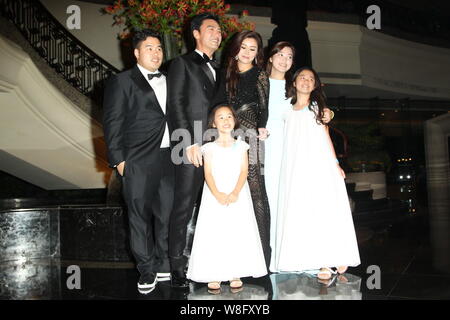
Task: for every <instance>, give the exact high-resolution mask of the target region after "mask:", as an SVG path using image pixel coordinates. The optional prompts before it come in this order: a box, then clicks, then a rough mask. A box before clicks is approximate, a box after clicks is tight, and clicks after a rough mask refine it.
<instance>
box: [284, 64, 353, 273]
mask: <svg viewBox="0 0 450 320" xmlns="http://www.w3.org/2000/svg"><path fill="white" fill-rule="evenodd" d="M289 96H290V97H292V100H291V102H292V104H293V108H292V109H291V110H290V111H289V112H288V113H287V115H286V122H285V133H284V146H283V161H282V168H281V177H280V179H281V180H280V184H279V185H280V189H279V198H278V217H277V232H276V240H275V241H276V245H275V268H276V269H277V270H279V271H303V270H312V269H319V268H320V272H319V273H318V275H317V276H318V278H320V279H324V280H326V279H329V278H331V276H332V274H335V273H337V272H338V273H344V272H345V271H346V270H347V267H348V266H357V265H359V264H360V257H359V251H358V243H357V239H356V235H355V229H354V225H353V219H352V213H351V210H350V205H349V201H348V196H347V190H346V187H345V182H344V178H345V173H344V171H343V170H342V169H341V167H340V166H339V163H338V161H337V159H336V154H335V151H334V148H333V144H332V142H331V139H330V136H329V133H328V130H327V126H326V125H324V123H323V120H322V118H323V110H324V106H325V96H324V94H323V92H322V85H321V82H320V79H319V77H318V75H317V73H316V72H315V71H314V70H312V69H310V68H302V69H300V70H298V71H297V72H296V73H295V74H294V83H293V87H292V90H291V92H290V94H289ZM333 268H337V270H335V269H333Z"/></svg>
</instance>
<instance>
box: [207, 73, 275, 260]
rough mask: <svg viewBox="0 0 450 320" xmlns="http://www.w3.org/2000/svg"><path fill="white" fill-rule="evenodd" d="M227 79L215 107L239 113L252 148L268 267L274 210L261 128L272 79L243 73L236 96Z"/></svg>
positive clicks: (253, 184) (253, 188)
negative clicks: (230, 91)
mask: <svg viewBox="0 0 450 320" xmlns="http://www.w3.org/2000/svg"><path fill="white" fill-rule="evenodd" d="M224 80H225V76H224V74H222V76H221V83H220V86H219V89H218V93H217V96H216V99H215V104H217V103H223V102H227V103H228V104H229V105H231V106H232V107H233V108H234V110H235V111H236V113H237V118H238V120H239V123H240V127H239V129H238V130H237V131H236V133H238V134H239V135H241V136H242V137H243V139H245V141H246V142H247V143H248V144H249V145H250V150H249V166H248V177H247V181H248V184H249V187H250V193H251V196H252V201H253V208H254V211H255V216H256V221H257V224H258V229H259V235H260V237H261V243H262V247H263V251H264V257H265V260H266V265H267V267H269V264H270V252H271V249H270V209H269V202H268V199H267V193H266V187H265V184H264V174H263V169H264V142H263V141H260V140H259V139H258V138H257V137H256V136H257V135H258V128H265V127H266V123H267V118H268V98H269V78H268V76H267V74H266V72H265V71H263V70H261V69H259V68H257V67H253V68H252V69H250V70H248V71H246V72H242V73H240V78H239V82H238V86H237V92H236V96H235V97H234V98H230V96H229V94H227V92H226V85H225V83H224V82H225V81H224Z"/></svg>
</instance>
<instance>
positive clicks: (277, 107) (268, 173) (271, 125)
mask: <svg viewBox="0 0 450 320" xmlns="http://www.w3.org/2000/svg"><path fill="white" fill-rule="evenodd" d="M268 57H269V58H268V60H267V65H266V72H267V74H268V75H269V76H270V77H269V81H270V93H269V119H268V121H267V125H266V129H267V130H268V132H269V134H270V135H269V137H268V138H267V140H265V143H266V145H265V162H264V179H265V183H266V190H267V197H268V199H269V206H270V247H271V248H272V255H271V259H270V271H271V272H278V270H277V269H276V268H275V237H276V236H275V234H276V225H277V216H278V190H279V182H280V172H281V171H280V169H281V161H282V159H283V141H284V120H285V115H286V113H287V112H289V111H290V110H291V109H292V105H291V98H289V97H288V91H289V90H288V89H289V88H290V87H291V86H292V73H291V67H292V64H293V61H294V57H295V47H294V46H293V45H292V44H291V43H289V42H286V41H281V42H277V43H276V44H275V45H274V46H273V48H272V49H271V50H270V52H269V55H268ZM330 120H331V110H329V109H328V108H324V122H325V123H328V122H330Z"/></svg>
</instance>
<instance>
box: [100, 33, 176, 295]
mask: <svg viewBox="0 0 450 320" xmlns="http://www.w3.org/2000/svg"><path fill="white" fill-rule="evenodd" d="M133 46H134V55H135V57H136V60H137V64H136V65H135V66H134V67H133V68H131V69H130V70H127V71H124V72H121V73H119V74H117V75H115V76H113V77H112V78H111V79H110V80H109V82H108V83H107V85H106V88H105V96H104V118H103V126H104V131H105V140H106V144H107V147H108V159H109V163H110V165H111V166H112V167H115V168H116V169H117V173H118V175H119V176H120V177H121V179H122V184H123V195H124V199H125V202H126V204H127V208H128V219H129V225H130V246H131V251H132V253H133V255H134V258H135V259H136V265H137V269H138V270H139V273H140V278H139V282H138V285H137V286H138V290H139V292H140V293H143V294H147V293H149V292H151V291H152V290H153V289H154V287H155V285H156V282H157V281H164V280H169V279H170V265H169V256H168V229H169V217H170V212H171V210H172V204H173V187H174V173H175V171H174V166H173V163H172V161H171V159H170V136H169V131H168V125H167V121H166V115H165V112H166V100H167V87H166V77H165V76H164V75H163V74H161V73H160V72H159V70H158V69H159V67H160V66H161V63H162V61H163V51H162V47H161V39H160V36H159V34H157V33H155V32H153V31H151V30H143V31H139V32H137V33H136V34H135V36H134V38H133Z"/></svg>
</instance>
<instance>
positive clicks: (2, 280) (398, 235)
mask: <svg viewBox="0 0 450 320" xmlns="http://www.w3.org/2000/svg"><path fill="white" fill-rule="evenodd" d="M430 225H431V224H430V223H428V218H427V215H426V214H416V215H412V216H408V217H407V219H404V220H402V221H401V222H397V223H395V224H393V225H390V226H385V227H384V228H377V229H370V228H368V227H364V228H358V227H357V234H358V239H359V242H360V254H361V261H362V264H361V265H360V266H358V267H356V268H350V269H349V270H348V272H347V273H346V274H344V275H343V276H340V277H335V278H333V279H332V280H331V281H329V282H326V283H320V282H319V281H318V279H317V278H316V277H314V276H312V275H310V274H305V273H302V274H271V275H268V276H266V277H263V278H258V279H253V278H248V279H247V278H244V279H243V280H244V287H243V290H242V291H241V292H238V293H231V291H230V288H229V286H228V284H226V283H225V284H224V285H223V286H222V292H221V293H220V294H218V295H212V294H210V293H208V291H207V288H206V287H205V285H204V284H197V283H191V285H190V288H189V291H182V290H177V289H172V288H171V287H170V283H169V282H160V283H158V284H157V286H156V288H155V290H154V291H152V292H151V293H149V294H147V295H141V294H139V293H138V292H137V289H136V282H137V280H138V274H137V271H136V270H135V268H134V266H133V264H132V263H129V262H124V263H117V262H98V261H97V262H94V261H91V262H90V261H68V260H59V259H51V258H50V259H29V260H27V259H21V260H13V261H3V262H1V263H0V299H8V300H10V299H13V300H23V299H27V300H79V299H81V300H91V299H92V300H99V299H101V300H104V299H106V300H110V299H118V300H130V299H133V300H216V299H218V300H251V299H257V300H266V299H268V300H405V299H407V300H413V299H450V264H449V261H450V258H449V255H450V251H449V250H448V247H447V246H446V243H447V242H446V240H448V232H446V234H445V235H444V237H446V239H444V240H443V241H440V242H439V241H436V239H439V234H438V235H437V236H436V234H434V233H433V232H434V230H432V228H430ZM439 232H440V234H441V235H442V230H440V231H439ZM330 250H333V245H332V244H330ZM70 266H77V267H79V273H78V274H79V275H80V277H79V278H74V277H75V274H76V272H74V270H73V269H72V268H73V267H70ZM77 281H79V282H78V283H77Z"/></svg>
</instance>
